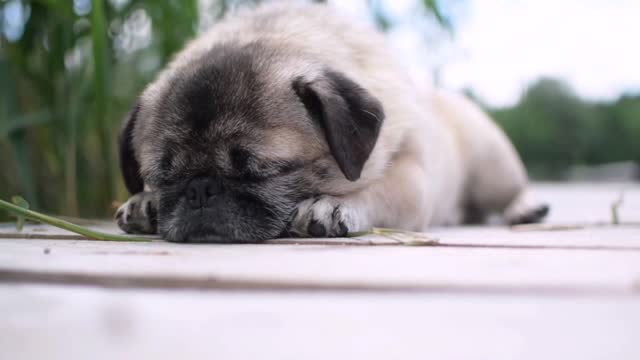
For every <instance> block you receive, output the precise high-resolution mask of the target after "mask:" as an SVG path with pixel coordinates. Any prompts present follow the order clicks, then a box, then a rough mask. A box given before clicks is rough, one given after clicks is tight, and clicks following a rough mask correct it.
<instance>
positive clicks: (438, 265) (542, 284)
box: [0, 240, 640, 294]
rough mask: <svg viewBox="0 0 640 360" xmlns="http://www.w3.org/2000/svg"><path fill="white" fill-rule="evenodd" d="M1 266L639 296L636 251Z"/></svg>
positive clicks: (210, 257)
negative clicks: (609, 292)
mask: <svg viewBox="0 0 640 360" xmlns="http://www.w3.org/2000/svg"><path fill="white" fill-rule="evenodd" d="M45 249H49V250H48V252H47V251H46V250H45ZM0 269H4V270H22V271H39V272H62V273H79V274H89V275H91V274H94V275H113V276H127V275H129V276H152V277H160V278H162V277H185V278H196V279H198V278H199V279H201V278H214V279H220V280H224V281H225V282H238V283H268V284H274V283H275V284H287V283H298V284H316V285H318V286H326V287H333V286H349V285H350V284H359V286H369V287H383V286H390V287H393V286H396V287H407V288H411V287H422V288H424V287H426V288H429V287H435V288H438V287H450V288H468V287H472V288H487V289H493V288H496V287H497V288H508V287H512V288H515V289H520V288H525V289H526V288H528V289H534V290H535V289H544V288H557V289H568V290H567V291H569V290H571V289H574V290H575V291H586V292H591V291H595V292H598V291H601V290H602V289H605V291H611V292H616V293H630V294H638V292H637V291H638V282H639V281H640V252H638V251H606V250H603V251H588V250H573V251H566V250H562V249H544V250H531V249H495V248H470V249H464V250H462V249H460V248H448V247H344V246H295V245H286V246H285V245H272V246H254V245H231V246H229V245H227V246H225V245H184V244H170V243H165V242H152V243H127V244H122V243H119V244H113V243H105V242H94V241H68V240H58V241H55V240H3V241H0Z"/></svg>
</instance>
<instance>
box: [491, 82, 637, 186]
mask: <svg viewBox="0 0 640 360" xmlns="http://www.w3.org/2000/svg"><path fill="white" fill-rule="evenodd" d="M492 114H493V116H494V118H495V119H496V121H497V122H498V123H499V124H500V125H501V126H502V127H503V128H504V130H505V131H506V132H507V134H508V135H509V137H510V138H511V140H512V141H513V143H514V144H515V146H516V148H517V149H518V151H519V152H520V154H521V156H522V158H523V160H524V161H525V163H526V164H527V167H528V168H529V170H530V172H531V173H532V175H533V176H534V177H537V178H547V179H562V178H563V177H564V176H565V175H566V170H567V169H568V168H569V167H570V166H575V165H597V164H603V163H610V162H620V161H636V162H640V142H639V141H638V139H640V95H637V96H632V95H626V96H623V97H621V98H620V99H618V100H616V101H613V102H611V103H594V102H588V101H585V100H582V99H580V98H579V97H578V96H576V95H575V94H574V92H573V91H572V89H570V88H569V87H568V86H567V85H566V84H564V83H563V82H561V81H559V80H554V79H541V80H539V81H537V82H536V83H534V84H533V85H531V86H530V87H529V88H528V89H527V90H526V91H525V92H524V93H523V95H522V97H521V99H520V101H519V103H518V104H517V105H515V106H513V107H511V108H506V109H498V110H493V111H492Z"/></svg>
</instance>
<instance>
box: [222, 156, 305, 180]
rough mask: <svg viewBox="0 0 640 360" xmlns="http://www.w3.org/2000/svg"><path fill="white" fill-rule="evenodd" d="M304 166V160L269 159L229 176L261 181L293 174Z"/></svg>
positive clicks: (236, 178) (237, 178)
mask: <svg viewBox="0 0 640 360" xmlns="http://www.w3.org/2000/svg"><path fill="white" fill-rule="evenodd" d="M304 166H305V164H304V162H301V161H286V160H285V161H282V160H277V161H268V162H262V163H261V164H258V165H257V166H255V167H253V166H251V167H246V168H245V169H244V170H243V171H242V172H240V173H238V174H236V175H234V176H229V178H231V179H235V180H242V181H253V182H260V181H265V180H268V179H271V178H275V177H281V176H286V175H289V174H292V173H294V172H297V171H300V170H302V169H303V168H304Z"/></svg>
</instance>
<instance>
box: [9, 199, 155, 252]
mask: <svg viewBox="0 0 640 360" xmlns="http://www.w3.org/2000/svg"><path fill="white" fill-rule="evenodd" d="M0 209H2V210H6V211H9V212H11V213H13V214H14V215H17V216H23V217H25V218H27V219H30V220H34V221H38V222H41V223H44V224H49V225H52V226H55V227H58V228H60V229H64V230H67V231H71V232H73V233H76V234H80V235H82V236H86V237H87V238H89V239H92V240H102V241H135V242H138V241H151V240H150V239H147V238H143V237H136V236H127V235H115V234H108V233H103V232H100V231H94V230H91V229H88V228H85V227H83V226H79V225H76V224H73V223H70V222H68V221H64V220H61V219H58V218H55V217H53V216H49V215H45V214H41V213H39V212H36V211H33V210H29V209H25V208H23V207H20V206H18V205H14V204H12V203H10V202H7V201H4V200H0Z"/></svg>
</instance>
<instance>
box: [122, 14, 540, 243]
mask: <svg viewBox="0 0 640 360" xmlns="http://www.w3.org/2000/svg"><path fill="white" fill-rule="evenodd" d="M120 159H121V168H122V174H123V176H124V180H125V183H126V186H127V188H128V190H129V191H130V193H131V194H133V196H132V197H131V198H130V199H129V201H127V202H126V203H125V204H124V205H122V207H121V208H120V209H119V210H118V212H117V215H116V219H117V222H118V225H119V226H120V228H121V229H123V230H124V231H126V232H130V233H159V234H160V235H161V236H162V237H163V238H164V239H166V240H169V241H175V242H260V241H264V240H266V239H271V238H276V237H280V236H313V237H339V236H345V235H347V234H348V233H350V232H359V231H365V230H368V229H370V228H372V227H389V228H398V229H406V230H414V231H423V230H425V229H426V228H427V227H428V226H442V225H456V224H461V223H464V222H469V221H482V220H484V219H485V218H486V217H487V216H488V215H491V214H499V215H501V216H502V218H503V219H504V221H505V222H507V223H511V224H515V223H525V222H534V221H539V220H541V219H542V218H543V217H544V216H545V215H546V213H547V211H548V208H547V207H546V206H545V205H542V204H539V203H537V202H535V201H534V200H533V199H532V198H530V196H529V193H528V191H527V175H526V172H525V170H524V168H523V165H522V163H521V161H520V159H519V158H518V155H517V153H516V151H515V150H514V148H513V146H512V145H511V143H510V142H509V141H508V140H507V138H506V137H505V135H504V134H503V133H502V132H501V131H500V130H499V129H498V128H497V127H496V126H495V125H494V124H493V122H492V121H491V120H490V119H489V118H488V117H487V116H486V115H485V114H484V113H483V112H482V111H481V110H479V109H478V107H476V106H475V105H474V104H472V103H471V102H469V101H468V100H467V99H465V98H464V97H462V96H459V95H455V94H451V93H448V92H445V91H441V90H434V89H426V88H424V87H420V86H418V85H416V84H414V83H412V80H411V79H410V78H409V77H408V75H407V73H406V72H405V69H404V68H403V67H402V66H401V65H399V64H398V63H397V62H396V61H395V60H394V59H393V56H392V51H391V50H390V48H389V47H388V45H387V44H386V43H385V39H384V38H383V36H382V35H381V34H379V33H377V32H376V31H375V30H373V29H371V28H369V27H368V26H367V25H364V24H357V23H355V22H354V21H353V20H352V19H345V18H343V17H341V15H339V14H337V13H335V12H334V11H332V10H331V9H330V8H329V7H327V6H325V5H317V4H316V5H310V4H308V5H302V4H299V3H296V4H293V3H276V4H270V5H264V6H261V7H258V8H255V9H251V10H246V11H244V12H241V13H237V14H234V15H231V16H229V17H228V18H226V19H225V20H224V21H222V22H220V23H218V24H217V25H215V26H214V27H213V28H212V29H211V30H210V31H209V32H207V33H205V34H204V35H202V36H200V37H199V38H197V39H195V40H194V41H192V42H191V43H190V44H188V45H187V46H186V48H185V49H184V50H182V51H181V52H180V53H179V54H177V56H176V57H175V59H174V60H173V61H172V62H171V63H170V64H169V66H168V67H167V68H166V69H165V70H164V71H163V72H162V73H160V75H159V76H158V77H157V79H156V80H155V81H154V82H153V83H152V84H150V85H149V86H148V87H147V88H146V89H145V91H144V92H143V93H142V95H141V96H140V97H139V99H138V101H137V104H136V105H135V106H134V108H133V110H132V111H131V113H130V116H129V118H128V120H127V121H126V124H125V126H124V129H123V132H122V135H121V138H120Z"/></svg>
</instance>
